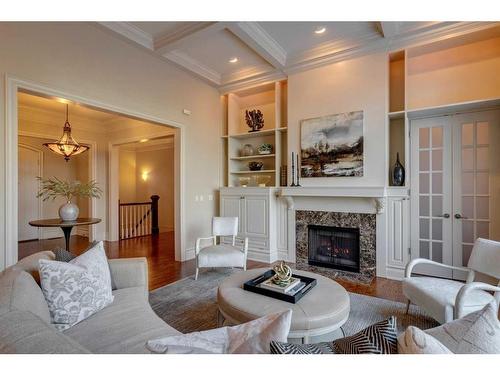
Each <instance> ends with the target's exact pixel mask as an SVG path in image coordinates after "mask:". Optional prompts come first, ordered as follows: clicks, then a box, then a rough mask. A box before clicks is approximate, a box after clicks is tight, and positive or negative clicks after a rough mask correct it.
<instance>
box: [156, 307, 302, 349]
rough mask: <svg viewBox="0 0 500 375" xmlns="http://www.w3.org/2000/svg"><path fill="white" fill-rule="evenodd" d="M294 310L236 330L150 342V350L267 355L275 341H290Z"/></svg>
mask: <svg viewBox="0 0 500 375" xmlns="http://www.w3.org/2000/svg"><path fill="white" fill-rule="evenodd" d="M291 321H292V311H291V310H287V311H284V312H280V313H275V314H270V315H266V316H264V317H262V318H259V319H256V320H252V321H251V322H248V323H244V324H240V325H237V326H234V327H222V328H216V329H211V330H208V331H203V332H193V333H188V334H185V335H179V336H170V337H164V338H161V339H156V340H150V341H148V342H147V345H146V346H147V348H148V349H149V350H151V351H152V352H155V353H167V354H168V353H170V354H180V353H213V354H229V353H233V354H236V353H237V354H261V353H263V354H266V353H269V346H270V344H271V341H282V342H284V341H286V340H287V337H288V332H289V331H290V324H291Z"/></svg>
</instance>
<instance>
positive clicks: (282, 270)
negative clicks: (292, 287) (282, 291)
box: [272, 261, 292, 287]
mask: <svg viewBox="0 0 500 375" xmlns="http://www.w3.org/2000/svg"><path fill="white" fill-rule="evenodd" d="M273 270H274V272H275V275H274V276H273V279H272V282H273V283H274V284H276V285H279V286H281V287H285V286H287V285H288V284H290V281H291V280H292V269H291V268H290V267H288V266H287V265H286V264H285V262H283V261H282V262H281V263H280V264H278V265H276V266H274V267H273Z"/></svg>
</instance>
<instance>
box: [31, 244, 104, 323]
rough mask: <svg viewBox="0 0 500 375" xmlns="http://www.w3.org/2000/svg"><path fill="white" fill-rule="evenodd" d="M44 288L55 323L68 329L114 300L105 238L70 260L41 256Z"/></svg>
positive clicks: (42, 284)
mask: <svg viewBox="0 0 500 375" xmlns="http://www.w3.org/2000/svg"><path fill="white" fill-rule="evenodd" d="M39 264H40V280H41V286H42V292H43V294H44V296H45V299H46V300H47V304H48V306H49V311H50V317H51V319H52V323H53V324H54V325H56V328H57V329H59V330H65V329H68V328H69V327H71V326H72V325H75V324H76V323H78V322H80V321H82V320H83V319H86V318H88V317H89V316H90V315H92V314H94V313H96V312H97V311H99V310H101V309H103V308H104V307H106V306H107V305H109V304H110V303H111V302H113V294H112V291H111V275H110V272H109V265H108V259H107V257H106V254H105V252H104V247H103V244H102V242H99V243H97V244H96V245H95V246H94V247H93V248H91V249H89V250H88V251H86V252H85V253H83V254H82V255H80V256H78V257H76V258H75V259H72V260H71V261H70V262H69V263H66V262H58V261H49V260H43V259H42V260H40V261H39Z"/></svg>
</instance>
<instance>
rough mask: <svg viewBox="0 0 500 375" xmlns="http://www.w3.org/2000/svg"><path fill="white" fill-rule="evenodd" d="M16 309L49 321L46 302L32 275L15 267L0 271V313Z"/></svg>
mask: <svg viewBox="0 0 500 375" xmlns="http://www.w3.org/2000/svg"><path fill="white" fill-rule="evenodd" d="M13 309H18V310H21V311H29V312H31V313H33V314H34V315H36V316H38V317H39V318H40V319H42V320H43V321H44V322H46V323H50V313H49V308H48V306H47V302H46V301H45V298H44V297H43V294H42V291H41V290H40V287H39V286H38V284H37V283H36V282H35V280H34V279H33V277H32V276H31V275H30V274H29V273H27V272H25V271H23V270H21V269H18V268H16V267H10V268H8V269H6V270H5V271H3V272H2V273H0V315H1V314H4V313H7V312H9V311H12V310H13Z"/></svg>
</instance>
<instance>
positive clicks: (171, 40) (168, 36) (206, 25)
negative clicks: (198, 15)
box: [153, 22, 224, 55]
mask: <svg viewBox="0 0 500 375" xmlns="http://www.w3.org/2000/svg"><path fill="white" fill-rule="evenodd" d="M223 29H224V25H223V24H222V23H221V22H183V23H182V25H181V26H180V27H179V28H177V29H176V30H174V31H170V32H166V33H163V34H160V35H157V36H155V37H154V38H153V48H154V51H155V52H156V53H158V54H160V55H164V54H165V53H166V52H169V51H172V50H175V49H177V48H178V45H179V44H180V43H181V42H185V41H186V40H188V39H190V38H193V37H195V36H200V35H202V34H203V35H205V34H210V33H213V32H216V31H220V30H223Z"/></svg>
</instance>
